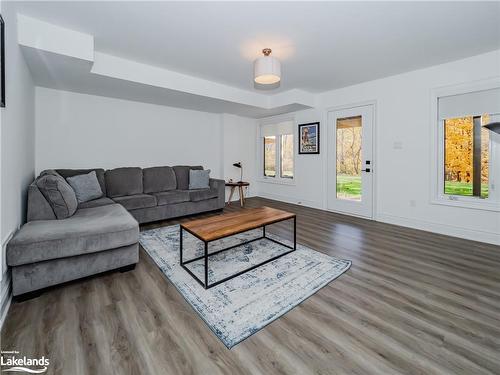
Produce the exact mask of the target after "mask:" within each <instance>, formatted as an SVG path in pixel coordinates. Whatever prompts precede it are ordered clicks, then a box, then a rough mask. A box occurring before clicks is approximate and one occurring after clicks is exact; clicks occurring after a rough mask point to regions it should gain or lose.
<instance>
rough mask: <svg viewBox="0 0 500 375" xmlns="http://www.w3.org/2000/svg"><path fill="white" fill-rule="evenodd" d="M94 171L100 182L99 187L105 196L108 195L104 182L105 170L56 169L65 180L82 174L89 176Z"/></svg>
mask: <svg viewBox="0 0 500 375" xmlns="http://www.w3.org/2000/svg"><path fill="white" fill-rule="evenodd" d="M92 171H94V172H95V174H96V176H97V181H99V186H100V187H101V190H102V193H103V195H106V181H105V180H104V169H102V168H95V169H56V172H57V173H59V174H60V175H61V176H63V178H65V179H67V178H68V177H73V176H78V175H80V174H87V173H90V172H92Z"/></svg>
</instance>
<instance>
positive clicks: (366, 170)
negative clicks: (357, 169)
mask: <svg viewBox="0 0 500 375" xmlns="http://www.w3.org/2000/svg"><path fill="white" fill-rule="evenodd" d="M370 171H371V169H370V168H366V169H362V170H361V172H367V173H370Z"/></svg>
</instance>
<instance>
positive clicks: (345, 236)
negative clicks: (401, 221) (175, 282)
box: [1, 198, 500, 375]
mask: <svg viewBox="0 0 500 375" xmlns="http://www.w3.org/2000/svg"><path fill="white" fill-rule="evenodd" d="M247 205H248V206H249V207H258V206H262V205H268V206H271V207H275V208H279V209H284V210H289V211H292V212H295V213H296V214H297V241H298V242H299V243H302V244H304V245H307V246H309V247H312V248H314V249H316V250H319V251H322V252H324V253H326V254H329V255H332V256H335V257H339V258H344V259H350V260H352V262H353V265H352V267H351V269H350V270H349V271H348V272H347V273H346V274H344V275H342V276H341V277H340V278H339V279H337V280H335V281H333V282H331V283H330V284H329V285H328V286H326V287H325V288H323V289H321V290H320V291H319V292H318V293H316V294H315V295H313V296H312V297H310V298H309V299H307V300H306V301H305V302H303V303H302V304H300V305H299V306H297V307H296V308H294V309H293V310H292V311H290V312H289V313H287V314H286V315H285V316H283V317H281V318H280V319H278V320H276V321H275V322H273V323H272V324H270V325H268V326H267V327H265V328H264V329H262V330H261V331H259V332H258V333H256V334H255V335H253V336H251V337H250V338H249V339H247V340H245V341H243V342H242V343H240V344H239V345H237V346H236V347H234V348H233V349H232V350H228V349H226V348H225V346H224V345H223V344H222V343H221V342H220V341H219V340H218V339H217V338H216V336H215V335H214V334H213V333H212V332H211V331H210V329H209V328H208V327H207V326H206V325H205V323H204V322H203V321H202V320H201V319H200V317H199V316H198V315H197V314H196V313H195V312H194V310H193V309H192V308H191V307H190V306H189V305H188V303H187V302H185V300H184V299H183V297H182V296H181V295H180V294H179V293H178V292H177V291H176V289H175V287H174V286H172V285H171V284H170V283H169V282H168V281H167V280H166V279H165V278H164V276H163V274H162V273H161V272H160V271H159V269H158V268H157V267H156V266H155V265H154V264H153V262H152V261H151V260H150V259H149V257H148V256H147V255H146V254H145V253H144V251H143V250H142V249H141V257H140V263H139V264H138V266H137V267H136V269H135V270H134V271H131V272H128V273H119V272H116V273H111V274H107V275H104V276H100V277H96V278H92V279H88V280H84V281H78V282H75V283H72V284H70V285H66V286H63V287H59V288H55V289H53V290H51V291H48V292H46V293H44V294H43V295H42V296H41V297H39V298H36V299H33V300H29V301H26V302H22V303H14V304H12V306H11V308H10V311H9V313H8V316H7V319H6V322H5V324H4V329H3V331H2V333H1V346H2V349H3V350H18V351H20V352H21V353H22V354H23V355H27V356H41V355H45V356H46V357H48V358H49V359H50V360H51V365H50V366H49V370H48V372H47V373H51V374H52V373H53V374H89V375H95V374H210V375H211V374H313V373H315V374H344V373H349V374H396V373H402V374H467V375H472V374H500V248H499V247H498V246H493V245H486V244H482V243H478V242H471V241H466V240H462V239H457V238H452V237H447V236H442V235H436V234H431V233H427V232H422V231H417V230H413V229H407V228H402V227H398V226H393V225H388V224H383V223H377V222H372V221H367V220H362V219H358V218H353V217H349V216H344V215H339V214H334V213H330V212H325V211H319V210H314V209H309V208H304V207H300V206H295V205H290V204H285V203H280V202H275V201H270V200H265V199H261V198H252V199H249V200H248V201H247ZM239 209H240V208H237V207H235V206H233V207H231V208H229V209H227V211H235V210H239ZM182 221H185V220H182ZM176 222H179V221H175V220H173V221H168V222H163V223H156V224H153V225H148V226H145V227H144V228H145V229H147V228H152V227H156V226H160V225H168V224H173V223H176ZM276 230H277V231H282V230H284V229H283V227H280V226H279V225H278V228H277V229H276Z"/></svg>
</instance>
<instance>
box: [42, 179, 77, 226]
mask: <svg viewBox="0 0 500 375" xmlns="http://www.w3.org/2000/svg"><path fill="white" fill-rule="evenodd" d="M36 186H37V187H38V189H40V192H41V193H42V195H43V196H44V197H45V199H46V200H47V202H48V203H49V205H50V207H52V210H53V211H54V214H55V215H56V218H57V219H66V218H68V217H70V216H71V215H73V214H74V213H75V211H76V209H77V207H78V202H77V200H76V195H75V192H74V190H73V188H72V187H71V186H69V184H68V183H67V182H66V180H65V179H64V178H62V177H61V176H60V175H58V174H51V173H46V174H43V175H42V176H41V177H39V178H37V179H36Z"/></svg>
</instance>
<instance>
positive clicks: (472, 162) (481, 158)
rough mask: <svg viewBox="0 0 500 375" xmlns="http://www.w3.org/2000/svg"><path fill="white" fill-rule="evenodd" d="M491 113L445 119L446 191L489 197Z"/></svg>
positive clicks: (454, 193) (450, 193)
mask: <svg viewBox="0 0 500 375" xmlns="http://www.w3.org/2000/svg"><path fill="white" fill-rule="evenodd" d="M488 122H489V116H487V115H485V116H476V117H473V116H468V117H460V118H453V119H446V120H445V122H444V127H445V148H444V152H445V159H444V160H445V162H444V164H445V165H444V192H445V194H449V195H461V196H477V197H481V198H487V197H488V183H489V131H488V130H487V129H486V128H484V127H483V126H484V125H486V124H487V123H488Z"/></svg>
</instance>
